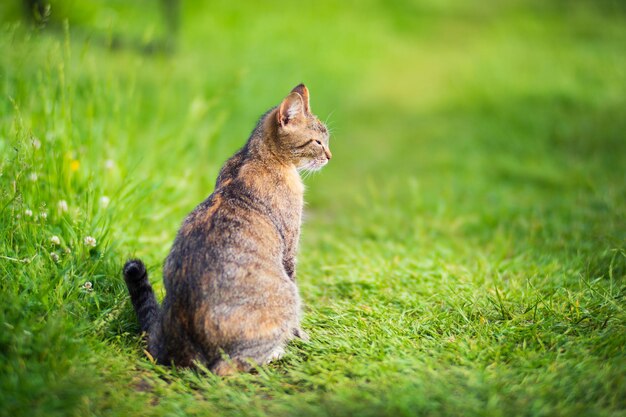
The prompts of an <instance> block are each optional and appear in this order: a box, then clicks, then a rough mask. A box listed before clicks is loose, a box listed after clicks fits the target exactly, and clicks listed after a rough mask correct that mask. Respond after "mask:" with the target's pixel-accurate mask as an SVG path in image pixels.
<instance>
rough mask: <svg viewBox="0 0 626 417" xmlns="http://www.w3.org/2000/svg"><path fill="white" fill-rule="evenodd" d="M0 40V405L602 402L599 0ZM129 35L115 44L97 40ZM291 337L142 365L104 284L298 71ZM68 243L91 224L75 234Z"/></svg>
mask: <svg viewBox="0 0 626 417" xmlns="http://www.w3.org/2000/svg"><path fill="white" fill-rule="evenodd" d="M16 4H17V3H6V4H4V5H3V6H0V11H4V12H5V14H4V18H3V19H4V20H3V23H2V29H1V31H2V32H1V36H0V76H1V78H0V80H1V83H0V97H1V99H0V184H1V186H0V230H1V232H0V291H1V297H2V304H1V307H0V328H1V331H0V415H7V416H19V415H29V416H37V415H45V416H54V415H64V416H65V415H80V416H82V415H91V414H93V415H214V414H219V415H372V416H374V415H376V416H378V415H446V416H449V415H508V414H516V415H599V416H602V415H606V416H609V415H611V416H613V415H624V414H625V413H626V412H625V411H624V410H625V409H626V403H625V401H624V398H626V390H625V389H624V387H625V386H626V383H625V382H626V381H624V369H626V354H625V353H626V352H625V350H624V349H625V348H624V346H625V345H626V331H625V330H626V314H625V311H624V294H625V290H626V287H625V285H624V277H625V275H626V245H625V243H626V242H625V239H626V221H625V215H626V206H625V205H624V201H626V174H625V171H624V169H623V168H622V167H623V166H624V165H626V164H625V162H626V161H625V158H626V157H625V155H626V141H624V132H625V131H626V114H625V111H624V109H626V99H625V97H626V95H625V93H626V71H625V70H624V68H626V53H625V52H624V49H623V45H624V42H625V41H626V29H625V28H626V26H625V25H624V21H625V18H626V15H625V14H624V10H623V7H622V6H620V4H619V3H615V2H610V1H603V2H599V3H594V4H593V5H592V4H589V3H586V2H578V1H577V2H568V3H562V2H554V3H551V4H544V3H541V2H532V1H530V2H521V1H506V2H499V3H498V4H489V5H484V6H481V5H472V4H465V3H462V2H456V1H449V2H444V3H440V2H430V1H424V2H419V3H414V2H413V3H411V2H391V3H388V2H387V3H381V2H375V1H367V2H359V3H355V2H348V3H341V4H335V3H333V2H325V1H322V2H316V3H314V4H313V3H311V4H295V3H294V4H291V3H281V4H278V3H263V4H260V3H259V4H257V3H254V4H252V3H250V4H245V5H242V4H230V3H228V2H211V3H210V4H206V5H204V4H199V3H192V2H187V3H185V8H184V10H183V29H182V32H181V36H180V38H179V39H178V45H177V49H176V51H175V52H174V53H173V54H169V53H163V54H160V53H152V54H146V49H145V48H142V47H141V45H144V44H149V43H150V42H151V41H153V40H154V39H157V38H159V37H161V36H162V34H163V27H162V23H161V22H160V21H159V14H158V9H154V8H153V7H151V6H149V5H148V3H146V4H143V3H141V4H131V3H127V2H91V3H89V4H84V5H81V4H78V3H72V2H65V1H58V2H53V4H52V7H53V9H52V12H53V14H52V15H51V16H52V17H51V21H50V22H49V27H48V28H47V29H39V28H31V27H29V26H28V25H25V24H24V23H23V22H20V21H19V15H18V10H19V9H18V6H16ZM116 38H121V39H131V40H132V42H127V43H124V44H122V47H121V48H117V47H115V45H114V43H113V42H112V39H116ZM301 81H304V82H305V83H307V85H308V86H309V88H310V89H311V94H312V107H313V110H314V111H315V112H316V113H317V114H318V115H319V116H320V117H321V118H322V119H326V120H327V121H328V123H329V125H330V127H331V130H332V132H333V136H332V139H331V148H332V150H333V155H334V158H333V160H332V163H331V164H329V166H328V167H327V168H325V169H324V171H322V172H321V173H320V174H319V175H316V176H313V177H311V178H308V179H307V197H306V199H307V201H308V205H307V208H306V216H305V217H306V221H305V224H304V227H303V239H302V245H301V250H300V255H299V272H298V274H299V277H298V280H299V285H300V288H301V292H302V296H303V298H304V300H305V304H306V308H305V315H304V327H305V329H306V330H307V331H308V332H309V333H310V334H311V336H312V340H311V342H309V343H301V342H296V343H294V344H292V345H290V347H289V349H288V352H287V356H286V357H285V358H284V359H283V360H281V361H280V362H278V363H275V364H272V365H270V366H268V367H265V368H262V369H259V370H258V371H257V372H255V373H252V374H243V375H238V376H236V377H232V378H225V379H219V378H216V377H214V376H212V375H210V374H206V373H204V372H201V371H190V370H184V369H175V368H168V367H162V366H158V365H154V364H152V363H151V362H150V360H149V358H148V357H147V356H146V355H145V354H144V352H143V349H144V346H143V342H142V340H141V338H140V336H139V335H138V334H137V331H138V326H137V323H136V319H135V317H134V313H133V312H132V308H131V306H130V303H129V301H128V298H127V294H126V289H125V287H124V284H123V280H122V278H121V276H120V268H121V265H122V263H123V262H124V260H125V259H127V258H128V257H130V256H140V257H142V258H143V259H145V260H146V261H147V263H148V265H149V269H150V274H151V280H152V282H153V283H154V285H155V288H156V289H157V292H158V293H159V296H162V285H161V283H160V281H161V275H160V274H161V272H160V265H161V262H162V260H163V258H164V257H165V255H166V254H167V251H168V249H169V246H170V244H171V241H172V239H173V237H174V234H175V232H176V230H177V228H178V226H179V224H180V222H181V220H182V219H183V217H184V216H185V214H186V213H187V212H189V211H190V210H191V209H192V208H193V207H194V206H195V205H196V204H197V203H198V202H200V201H201V200H202V199H203V198H205V197H206V196H207V195H208V194H209V193H210V192H211V191H212V187H213V181H214V179H215V176H216V174H217V172H218V170H219V167H220V165H221V163H222V162H223V161H224V160H225V159H226V158H227V157H228V156H229V155H230V154H232V152H233V151H234V150H235V149H237V148H238V147H240V146H241V145H242V144H243V143H244V141H245V140H246V137H247V135H248V133H249V131H250V130H251V129H252V127H253V126H254V124H255V121H256V118H258V117H259V115H260V114H262V113H263V112H264V111H265V110H267V109H268V108H269V107H271V106H273V105H275V104H277V103H278V102H279V100H280V99H282V97H283V96H284V95H286V94H287V92H288V91H289V90H290V88H291V87H293V86H294V85H296V84H297V83H299V82H301ZM87 237H91V238H93V239H94V240H95V245H93V241H92V240H90V239H87V240H86V238H87Z"/></svg>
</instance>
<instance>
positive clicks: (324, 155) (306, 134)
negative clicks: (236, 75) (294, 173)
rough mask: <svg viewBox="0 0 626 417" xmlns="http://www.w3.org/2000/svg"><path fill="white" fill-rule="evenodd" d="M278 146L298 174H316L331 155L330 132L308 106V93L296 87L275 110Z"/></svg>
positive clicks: (302, 86) (304, 89)
mask: <svg viewBox="0 0 626 417" xmlns="http://www.w3.org/2000/svg"><path fill="white" fill-rule="evenodd" d="M276 124H277V129H278V142H279V147H280V150H281V152H282V153H283V156H284V157H286V158H287V159H288V160H289V161H290V162H291V163H293V164H294V165H295V166H296V168H297V169H298V170H302V171H317V170H319V169H321V168H322V167H323V166H324V165H326V164H327V163H328V161H329V160H330V158H331V157H332V154H331V153H330V148H329V144H328V140H329V133H328V129H327V128H326V126H325V125H324V123H322V122H321V121H320V120H319V119H318V118H317V117H316V116H315V115H314V114H313V113H311V108H310V106H309V90H308V89H307V88H306V87H305V86H304V84H300V85H298V86H296V87H295V88H294V89H293V90H291V93H289V95H288V96H287V97H285V99H284V100H283V102H282V103H281V104H280V106H278V108H277V110H276Z"/></svg>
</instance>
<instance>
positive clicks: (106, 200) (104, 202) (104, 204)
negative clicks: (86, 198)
mask: <svg viewBox="0 0 626 417" xmlns="http://www.w3.org/2000/svg"><path fill="white" fill-rule="evenodd" d="M110 202H111V199H110V198H109V197H107V196H106V195H103V196H102V197H100V207H102V208H107V207H108V206H109V203H110Z"/></svg>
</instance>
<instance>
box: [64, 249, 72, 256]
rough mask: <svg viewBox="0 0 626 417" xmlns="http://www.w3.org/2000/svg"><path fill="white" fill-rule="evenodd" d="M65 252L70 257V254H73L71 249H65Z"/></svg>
mask: <svg viewBox="0 0 626 417" xmlns="http://www.w3.org/2000/svg"><path fill="white" fill-rule="evenodd" d="M63 251H64V252H65V253H66V254H68V255H69V254H70V253H72V250H71V249H70V248H65V249H63Z"/></svg>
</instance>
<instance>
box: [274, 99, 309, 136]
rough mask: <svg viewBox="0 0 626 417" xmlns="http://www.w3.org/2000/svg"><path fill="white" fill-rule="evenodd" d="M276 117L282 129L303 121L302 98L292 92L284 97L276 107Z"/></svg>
mask: <svg viewBox="0 0 626 417" xmlns="http://www.w3.org/2000/svg"><path fill="white" fill-rule="evenodd" d="M276 117H277V118H278V124H279V125H280V126H282V127H285V126H287V125H288V124H292V123H294V122H298V121H301V120H302V119H304V118H305V115H304V101H303V100H302V96H301V95H300V94H298V93H296V92H292V93H290V94H289V95H288V96H287V97H285V99H284V100H283V102H282V103H280V106H278V112H277V113H276Z"/></svg>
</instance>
